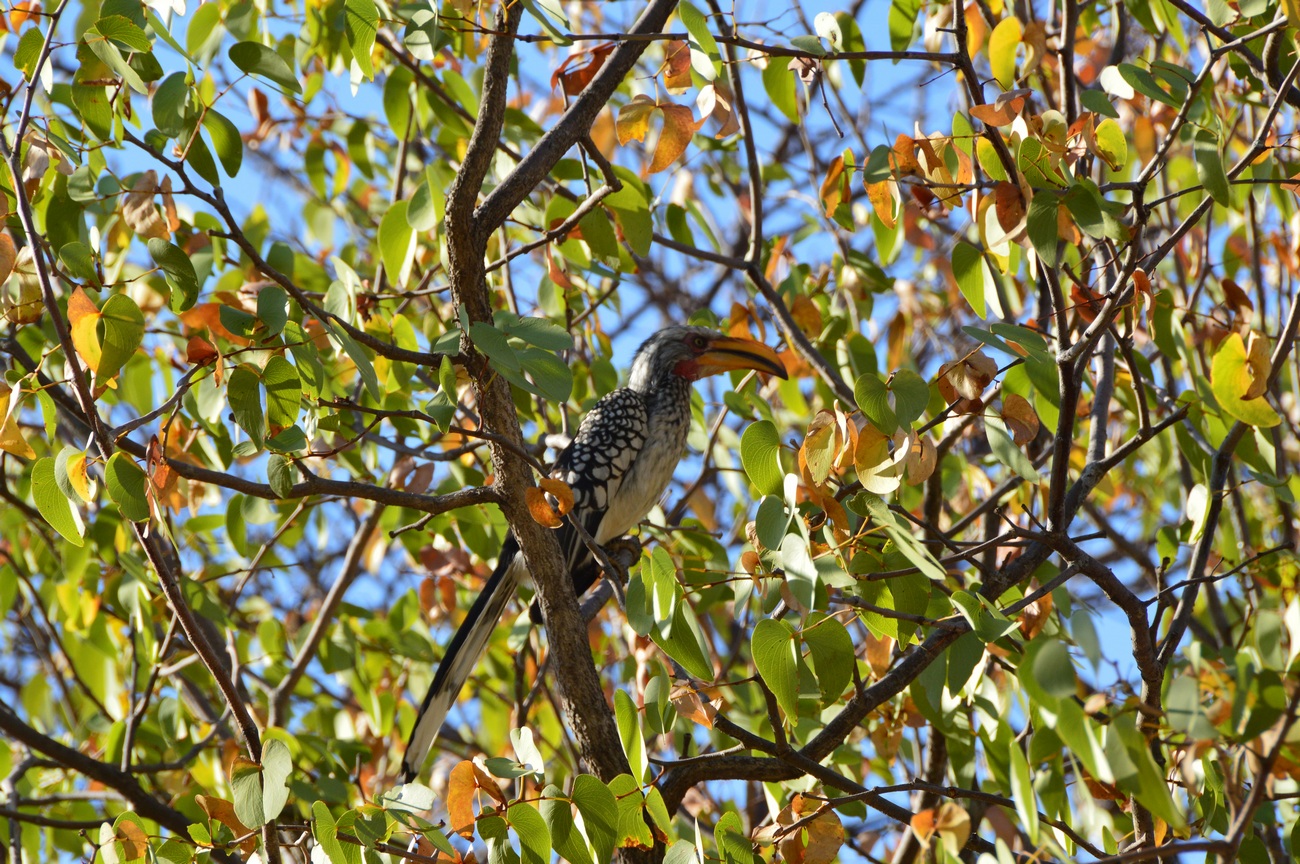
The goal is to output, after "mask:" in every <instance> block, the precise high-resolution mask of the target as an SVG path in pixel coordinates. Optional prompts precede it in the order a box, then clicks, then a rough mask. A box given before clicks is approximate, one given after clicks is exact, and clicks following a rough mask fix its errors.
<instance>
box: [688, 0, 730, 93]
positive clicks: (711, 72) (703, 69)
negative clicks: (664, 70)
mask: <svg viewBox="0 0 1300 864" xmlns="http://www.w3.org/2000/svg"><path fill="white" fill-rule="evenodd" d="M677 14H678V15H679V16H680V17H681V19H682V26H684V27H685V28H686V32H687V33H688V34H689V35H690V40H689V43H688V44H689V45H690V50H691V68H692V69H694V70H695V71H696V72H698V73H699V74H700V76H701V77H703V78H704V80H706V81H712V80H713V79H714V78H716V77H717V76H718V71H717V66H716V65H715V63H717V62H719V61H720V60H721V55H720V54H719V53H718V42H717V40H716V39H714V38H713V34H712V33H711V32H709V24H708V21H707V20H705V18H704V13H702V12H701V11H700V10H699V9H697V8H696V7H695V6H693V5H692V4H691V3H689V2H686V0H683V2H682V3H680V4H678V6H677Z"/></svg>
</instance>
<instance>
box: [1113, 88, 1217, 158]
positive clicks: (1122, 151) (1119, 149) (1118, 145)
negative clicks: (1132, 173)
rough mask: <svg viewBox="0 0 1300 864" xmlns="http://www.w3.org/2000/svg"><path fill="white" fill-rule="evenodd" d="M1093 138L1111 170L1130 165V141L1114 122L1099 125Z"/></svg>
mask: <svg viewBox="0 0 1300 864" xmlns="http://www.w3.org/2000/svg"><path fill="white" fill-rule="evenodd" d="M1107 104H1110V103H1107ZM1093 137H1094V138H1095V139H1096V142H1097V153H1098V154H1099V155H1100V156H1101V158H1103V159H1105V160H1106V164H1107V165H1109V166H1110V170H1112V171H1119V170H1120V169H1122V168H1123V167H1124V166H1125V165H1126V164H1127V163H1128V141H1127V140H1126V139H1125V138H1124V130H1123V129H1121V128H1120V125H1119V124H1118V123H1116V122H1115V121H1114V120H1111V119H1110V118H1107V119H1105V120H1103V121H1101V122H1100V123H1098V124H1097V128H1096V130H1095V131H1094V132H1093ZM1216 146H1217V142H1216Z"/></svg>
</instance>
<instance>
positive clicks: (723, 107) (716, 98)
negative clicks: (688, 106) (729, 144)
mask: <svg viewBox="0 0 1300 864" xmlns="http://www.w3.org/2000/svg"><path fill="white" fill-rule="evenodd" d="M734 102H735V97H734V96H733V95H732V93H731V90H730V88H728V87H727V85H725V84H722V83H721V82H714V83H713V84H709V85H707V86H706V87H704V88H703V89H702V90H700V95H699V96H697V97H696V98H695V107H697V108H699V109H700V124H701V125H703V122H704V120H705V119H706V118H707V119H710V120H714V121H716V122H717V124H718V126H720V127H721V128H720V129H718V131H717V133H716V134H715V135H714V136H713V137H714V138H716V139H718V140H721V139H723V138H726V137H727V136H729V135H735V134H736V133H737V132H739V131H740V119H739V118H738V117H737V116H736V112H735V110H734V109H733V107H732V106H733V104H734Z"/></svg>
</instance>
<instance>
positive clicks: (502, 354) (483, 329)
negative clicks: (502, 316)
mask: <svg viewBox="0 0 1300 864" xmlns="http://www.w3.org/2000/svg"><path fill="white" fill-rule="evenodd" d="M469 338H470V339H471V340H472V341H473V342H474V347H475V348H477V349H478V350H479V351H481V352H483V356H485V357H487V358H488V360H489V361H491V363H492V365H493V366H495V367H496V368H497V369H499V370H501V371H502V372H518V371H520V368H521V367H520V366H519V357H518V356H517V355H516V354H515V349H513V348H511V347H510V343H509V342H508V341H507V340H506V337H505V334H504V333H502V332H501V331H500V330H498V329H497V328H495V327H493V326H492V325H491V324H484V323H483V322H482V321H475V322H474V323H473V324H471V325H470V326H469Z"/></svg>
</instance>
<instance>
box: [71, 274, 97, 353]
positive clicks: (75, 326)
mask: <svg viewBox="0 0 1300 864" xmlns="http://www.w3.org/2000/svg"><path fill="white" fill-rule="evenodd" d="M99 317H100V316H99V309H97V308H96V307H95V303H94V301H92V300H91V299H90V298H89V297H87V296H86V292H85V291H82V290H81V289H80V288H78V289H76V290H75V291H73V292H72V296H71V297H69V298H68V324H69V325H70V326H71V329H72V345H73V347H74V348H76V349H77V353H78V354H80V355H81V359H82V360H84V361H86V367H87V368H88V369H90V371H91V372H98V371H99V361H100V358H101V357H102V356H103V353H102V351H101V349H100V345H99V332H98V331H99Z"/></svg>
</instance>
